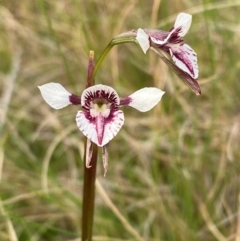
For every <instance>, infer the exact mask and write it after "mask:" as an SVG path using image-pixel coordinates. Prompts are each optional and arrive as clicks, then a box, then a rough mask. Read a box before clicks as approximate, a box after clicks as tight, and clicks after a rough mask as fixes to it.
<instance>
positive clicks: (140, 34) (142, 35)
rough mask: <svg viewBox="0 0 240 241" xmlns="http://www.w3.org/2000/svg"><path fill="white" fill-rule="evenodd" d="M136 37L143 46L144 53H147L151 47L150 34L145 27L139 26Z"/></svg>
mask: <svg viewBox="0 0 240 241" xmlns="http://www.w3.org/2000/svg"><path fill="white" fill-rule="evenodd" d="M136 39H137V41H138V43H139V45H140V46H141V48H142V50H143V52H144V54H146V52H147V50H148V49H149V48H150V43H149V36H148V35H147V33H146V32H145V31H144V30H143V29H141V28H139V29H138V31H137V37H136Z"/></svg>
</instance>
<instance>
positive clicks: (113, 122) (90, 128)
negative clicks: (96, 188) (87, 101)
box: [76, 110, 124, 146]
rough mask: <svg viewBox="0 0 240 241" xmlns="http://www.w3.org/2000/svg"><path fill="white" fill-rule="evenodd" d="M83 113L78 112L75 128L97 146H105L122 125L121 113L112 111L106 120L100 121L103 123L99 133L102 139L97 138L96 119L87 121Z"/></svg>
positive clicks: (122, 115) (122, 117) (97, 126)
mask: <svg viewBox="0 0 240 241" xmlns="http://www.w3.org/2000/svg"><path fill="white" fill-rule="evenodd" d="M86 116H87V115H86V114H85V113H84V111H78V113H77V116H76V122H77V126H78V128H79V129H80V131H82V133H83V134H84V135H85V136H86V137H87V138H89V139H90V140H91V141H92V142H94V143H96V144H97V145H98V146H104V145H106V144H107V143H108V142H109V141H110V140H112V139H113V137H114V136H116V134H117V133H118V132H119V130H120V129H121V127H122V125H123V123H124V114H123V112H122V111H120V110H118V111H114V112H113V113H112V114H111V116H110V117H109V118H107V119H104V120H103V119H101V118H100V119H101V121H104V123H101V128H102V129H101V131H102V135H103V137H99V136H98V134H99V133H101V131H98V132H97V128H99V125H100V124H99V123H98V124H97V121H99V120H97V118H95V119H88V118H87V117H86Z"/></svg>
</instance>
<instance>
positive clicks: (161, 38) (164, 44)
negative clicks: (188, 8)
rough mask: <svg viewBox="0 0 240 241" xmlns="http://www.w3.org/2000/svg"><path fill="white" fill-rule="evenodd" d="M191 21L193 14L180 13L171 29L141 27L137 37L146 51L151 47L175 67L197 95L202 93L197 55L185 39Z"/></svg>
mask: <svg viewBox="0 0 240 241" xmlns="http://www.w3.org/2000/svg"><path fill="white" fill-rule="evenodd" d="M191 22H192V16H191V15H190V14H187V13H180V14H179V15H178V16H177V19H176V21H175V24H174V27H173V28H172V29H171V30H170V31H168V32H166V31H162V30H155V29H141V28H139V29H138V31H137V37H136V39H137V41H138V43H139V44H140V46H141V48H142V50H143V52H144V53H146V52H147V50H148V49H149V48H150V49H152V50H153V51H154V52H155V53H157V54H158V55H159V57H160V58H161V59H163V60H164V61H165V62H166V63H167V64H169V65H171V67H173V70H174V71H175V72H176V73H177V74H178V75H179V76H180V77H181V78H182V79H183V80H184V82H185V83H186V84H187V85H188V86H189V87H190V88H191V89H192V90H193V91H194V92H195V93H196V94H197V95H200V94H201V90H200V87H199V85H198V83H197V81H196V80H197V79H198V64H197V55H196V53H195V52H194V50H193V49H192V48H191V47H190V46H189V45H187V44H185V43H184V41H183V37H184V36H185V35H186V33H187V32H188V30H189V28H190V25H191ZM158 49H160V50H163V51H164V52H166V53H168V54H169V55H170V56H171V58H172V60H173V63H174V64H173V63H172V62H171V61H169V60H168V59H167V58H165V56H164V55H162V54H161V53H159V52H158V51H157V50H158Z"/></svg>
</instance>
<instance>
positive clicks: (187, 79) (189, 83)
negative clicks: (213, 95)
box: [151, 47, 201, 95]
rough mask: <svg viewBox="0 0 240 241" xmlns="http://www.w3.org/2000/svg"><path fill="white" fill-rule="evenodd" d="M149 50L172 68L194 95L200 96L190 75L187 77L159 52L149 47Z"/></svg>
mask: <svg viewBox="0 0 240 241" xmlns="http://www.w3.org/2000/svg"><path fill="white" fill-rule="evenodd" d="M151 50H152V51H154V52H155V53H156V54H157V55H158V56H159V58H161V59H162V60H163V61H164V62H165V63H166V64H167V65H168V66H169V67H171V68H172V70H173V71H174V72H175V73H176V75H177V76H178V77H179V78H180V79H181V80H182V81H183V82H184V83H185V84H186V85H187V86H188V87H189V88H190V89H191V90H192V91H193V92H194V93H195V94H196V95H201V89H200V86H199V85H198V82H197V80H196V79H193V78H192V77H191V75H189V74H188V73H187V72H185V71H183V70H182V69H180V68H179V67H178V66H177V65H176V64H175V63H173V62H172V61H171V60H169V59H168V58H167V57H165V56H164V55H163V54H162V53H160V51H158V50H156V49H155V48H153V47H151Z"/></svg>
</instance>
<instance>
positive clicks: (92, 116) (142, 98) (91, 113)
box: [39, 83, 164, 174]
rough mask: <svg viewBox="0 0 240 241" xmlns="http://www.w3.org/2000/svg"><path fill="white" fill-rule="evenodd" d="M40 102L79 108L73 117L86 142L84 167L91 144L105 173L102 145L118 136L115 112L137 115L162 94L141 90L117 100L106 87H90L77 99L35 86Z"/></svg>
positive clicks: (58, 88) (51, 86)
mask: <svg viewBox="0 0 240 241" xmlns="http://www.w3.org/2000/svg"><path fill="white" fill-rule="evenodd" d="M39 89H40V91H41V94H42V97H43V99H44V100H45V101H46V102H47V103H48V104H49V105H50V106H51V107H52V108H54V109H61V108H63V107H66V106H67V105H70V104H73V105H81V106H82V109H83V110H81V111H78V113H77V116H76V122H77V126H78V128H79V129H80V131H82V133H83V134H84V135H85V136H86V137H87V138H88V139H89V140H90V141H89V140H88V142H87V148H88V149H87V162H86V164H87V167H90V160H91V154H92V147H93V146H92V142H94V143H95V144H97V145H98V146H99V147H103V163H104V168H105V174H106V171H107V164H108V160H107V156H108V154H107V148H106V145H107V144H108V142H109V141H110V140H112V139H113V137H114V136H116V134H117V133H118V132H119V130H120V129H121V127H122V125H123V123H124V114H123V112H122V111H121V110H119V109H118V108H119V107H120V106H131V107H133V108H135V109H137V110H139V111H141V112H145V111H148V110H150V109H152V108H153V107H154V106H155V105H156V104H157V103H158V102H159V101H160V100H161V98H162V95H163V94H164V92H163V91H161V90H160V89H157V88H154V87H151V88H143V89H140V90H138V91H136V92H134V93H133V94H132V95H130V96H128V97H125V98H119V96H118V94H117V92H116V91H115V90H114V89H113V88H111V87H109V86H106V85H94V86H91V87H89V88H87V89H85V90H84V91H83V93H82V95H81V96H77V95H74V94H71V93H70V92H68V91H67V90H66V89H65V88H64V87H63V86H62V85H60V84H58V83H48V84H45V85H42V86H39Z"/></svg>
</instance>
